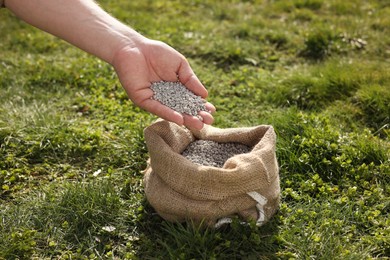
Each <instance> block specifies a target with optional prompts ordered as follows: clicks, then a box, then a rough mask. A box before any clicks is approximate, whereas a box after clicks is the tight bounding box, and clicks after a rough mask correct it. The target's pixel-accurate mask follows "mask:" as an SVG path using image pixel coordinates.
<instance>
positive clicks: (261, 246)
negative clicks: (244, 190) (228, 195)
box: [0, 0, 390, 259]
mask: <svg viewBox="0 0 390 260" xmlns="http://www.w3.org/2000/svg"><path fill="white" fill-rule="evenodd" d="M101 5H102V6H103V7H105V8H107V10H108V11H109V12H110V13H112V14H114V15H115V16H117V17H118V18H119V19H120V20H122V21H124V22H126V23H128V24H130V25H132V26H133V27H134V28H135V29H137V30H139V31H140V32H142V33H143V34H144V35H146V36H148V37H151V38H154V39H158V40H163V41H165V42H167V43H168V44H170V45H171V46H173V47H174V48H176V49H178V50H179V51H181V52H182V53H183V54H184V55H185V56H186V57H187V58H188V59H189V61H190V63H191V65H192V67H193V68H194V70H195V72H196V73H197V75H198V77H199V78H200V79H201V81H202V82H203V83H204V84H205V86H206V87H207V88H208V91H209V98H208V100H209V101H210V102H212V103H213V104H214V105H215V106H216V107H217V113H216V114H215V126H217V127H222V128H225V127H240V126H254V125H260V124H271V125H272V126H273V127H274V128H275V131H276V133H277V136H278V138H277V150H276V152H277V156H278V161H279V165H280V177H281V188H282V202H281V206H280V210H279V211H278V213H277V214H276V215H275V216H274V218H273V219H272V220H271V221H270V222H269V223H268V224H266V225H265V226H263V227H256V226H254V225H253V223H252V224H244V225H243V224H241V223H240V221H239V220H235V221H234V222H233V224H231V225H230V226H226V227H223V228H222V229H218V230H214V229H204V228H201V227H199V226H196V225H193V224H191V223H181V224H179V223H168V222H165V221H164V220H162V219H161V218H160V217H159V216H158V215H157V214H156V213H155V212H154V210H153V209H152V208H151V207H150V205H149V204H148V203H147V202H146V201H145V196H144V194H143V186H142V177H143V175H142V170H143V169H145V167H146V165H147V159H148V154H147V150H146V146H145V143H144V139H143V129H144V128H145V127H146V126H148V125H149V124H151V123H152V122H153V121H154V120H155V119H156V117H154V116H152V115H150V114H148V113H146V112H145V111H142V110H141V109H139V108H137V107H135V106H134V105H133V104H132V103H131V102H130V101H129V100H128V99H127V96H126V94H125V92H124V91H123V89H122V88H121V86H120V84H119V82H118V80H117V78H116V75H115V72H114V71H113V69H112V68H111V67H110V66H109V65H107V64H104V63H103V62H102V61H99V60H97V59H95V58H94V57H91V56H90V55H88V54H85V53H82V52H81V51H80V50H77V49H75V48H73V47H71V46H70V45H69V44H66V43H64V42H62V41H61V40H59V39H56V38H55V37H52V36H49V35H47V34H45V33H43V32H41V31H39V30H37V29H34V28H32V27H30V26H28V25H26V24H25V23H23V22H21V21H19V20H17V19H16V18H15V17H14V16H13V15H12V14H10V13H9V12H8V11H7V10H4V9H2V10H0V20H1V21H2V22H1V23H0V38H1V39H2V40H1V41H0V49H1V52H0V88H1V91H0V101H1V102H0V259H31V258H37V259H53V258H59V259H311V258H315V259H386V258H388V257H390V251H389V248H390V240H389V238H390V233H389V232H390V229H389V227H390V222H389V218H388V215H389V214H390V200H389V198H390V161H389V157H390V144H389V133H390V132H389V124H390V121H389V120H390V119H389V114H390V110H389V108H390V107H389V103H390V93H389V86H390V74H389V70H388V64H389V59H390V56H389V55H390V53H389V51H388V46H389V44H390V37H389V26H388V25H389V18H388V17H389V14H390V11H389V10H390V9H389V6H388V4H386V3H385V1H379V0H378V1H369V2H364V3H363V2H362V1H356V0H349V1H336V0H331V1H322V0H294V1H219V2H216V1H122V0H117V1H101Z"/></svg>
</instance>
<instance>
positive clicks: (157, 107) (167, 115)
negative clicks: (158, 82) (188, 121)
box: [138, 99, 185, 125]
mask: <svg viewBox="0 0 390 260" xmlns="http://www.w3.org/2000/svg"><path fill="white" fill-rule="evenodd" d="M138 106H139V107H141V108H143V109H145V110H147V111H149V112H150V113H152V114H155V115H156V116H158V117H161V118H163V119H165V120H168V121H171V122H174V123H176V124H178V125H183V124H185V120H184V117H183V115H181V114H180V113H178V112H176V111H174V110H173V109H171V108H169V107H167V106H164V105H162V104H161V103H160V102H158V101H156V100H152V99H145V100H143V102H141V103H139V104H138Z"/></svg>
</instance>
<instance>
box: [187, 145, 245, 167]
mask: <svg viewBox="0 0 390 260" xmlns="http://www.w3.org/2000/svg"><path fill="white" fill-rule="evenodd" d="M250 151H251V148H250V147H249V146H246V145H244V144H241V143H233V142H230V143H219V142H215V141H210V140H196V141H194V142H192V143H190V144H189V145H188V146H187V147H186V149H185V150H184V151H183V152H182V155H183V156H184V157H186V158H187V159H188V160H190V161H191V162H193V163H196V164H200V165H205V166H214V167H219V168H222V167H223V165H224V164H225V162H226V161H227V160H228V159H229V158H230V157H233V156H234V155H237V154H242V153H248V152H250Z"/></svg>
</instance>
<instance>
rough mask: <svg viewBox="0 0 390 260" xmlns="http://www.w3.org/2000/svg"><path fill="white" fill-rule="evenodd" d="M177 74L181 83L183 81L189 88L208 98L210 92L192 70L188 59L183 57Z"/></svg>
mask: <svg viewBox="0 0 390 260" xmlns="http://www.w3.org/2000/svg"><path fill="white" fill-rule="evenodd" d="M177 75H178V77H179V80H180V82H181V83H183V84H184V85H185V86H186V87H187V88H188V89H189V90H191V91H192V92H194V93H195V94H196V95H198V96H201V97H202V98H206V97H207V95H208V93H207V90H206V88H205V87H204V86H203V85H202V83H201V82H200V80H199V79H198V77H197V76H196V75H195V73H194V72H193V71H192V69H191V67H190V64H189V63H188V61H187V60H186V59H185V58H183V61H182V62H181V64H180V67H179V69H178V71H177Z"/></svg>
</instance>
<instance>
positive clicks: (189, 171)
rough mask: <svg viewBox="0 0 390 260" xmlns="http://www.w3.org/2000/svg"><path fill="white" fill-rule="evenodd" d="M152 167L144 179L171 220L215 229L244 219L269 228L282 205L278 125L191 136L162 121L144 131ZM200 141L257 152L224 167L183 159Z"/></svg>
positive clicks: (148, 193)
mask: <svg viewBox="0 0 390 260" xmlns="http://www.w3.org/2000/svg"><path fill="white" fill-rule="evenodd" d="M144 134H145V141H146V145H147V148H148V151H149V156H150V164H149V167H148V168H147V170H146V173H145V177H144V186H145V194H146V198H147V200H148V201H149V203H150V204H151V205H152V206H153V208H154V209H155V210H156V211H157V213H158V214H159V215H160V216H162V217H163V218H164V219H166V220H169V221H179V222H182V221H186V220H192V221H195V222H200V221H204V222H205V223H207V224H209V225H213V224H215V223H216V222H218V221H220V220H221V219H223V220H226V219H225V217H228V216H232V215H236V214H238V215H239V216H241V217H242V218H243V219H244V220H249V219H254V220H256V221H257V223H258V224H259V225H261V224H263V223H265V222H266V221H268V220H269V219H270V217H271V216H272V215H273V214H274V213H275V212H276V210H277V209H278V206H279V197H280V185H279V173H278V171H279V169H278V164H277V160H276V156H275V140H276V136H275V132H274V130H273V128H272V126H268V125H260V126H256V127H245V128H230V129H219V128H215V127H212V126H205V127H204V128H203V129H202V130H201V131H190V130H188V129H187V128H184V127H180V126H178V125H176V124H174V123H170V122H168V121H164V120H160V121H157V122H155V123H153V124H152V125H150V126H149V127H147V128H146V129H145V131H144ZM197 139H203V140H212V141H216V142H239V143H242V144H245V145H247V146H250V147H253V149H252V150H251V152H249V153H245V154H240V155H236V156H234V157H231V158H230V159H228V160H227V161H226V163H225V164H224V166H223V168H216V167H211V166H203V165H197V164H194V163H192V162H191V161H189V160H188V159H186V158H185V157H184V156H182V155H181V152H182V151H183V150H184V149H185V148H186V147H187V146H188V144H189V143H191V142H193V141H194V140H197Z"/></svg>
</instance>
